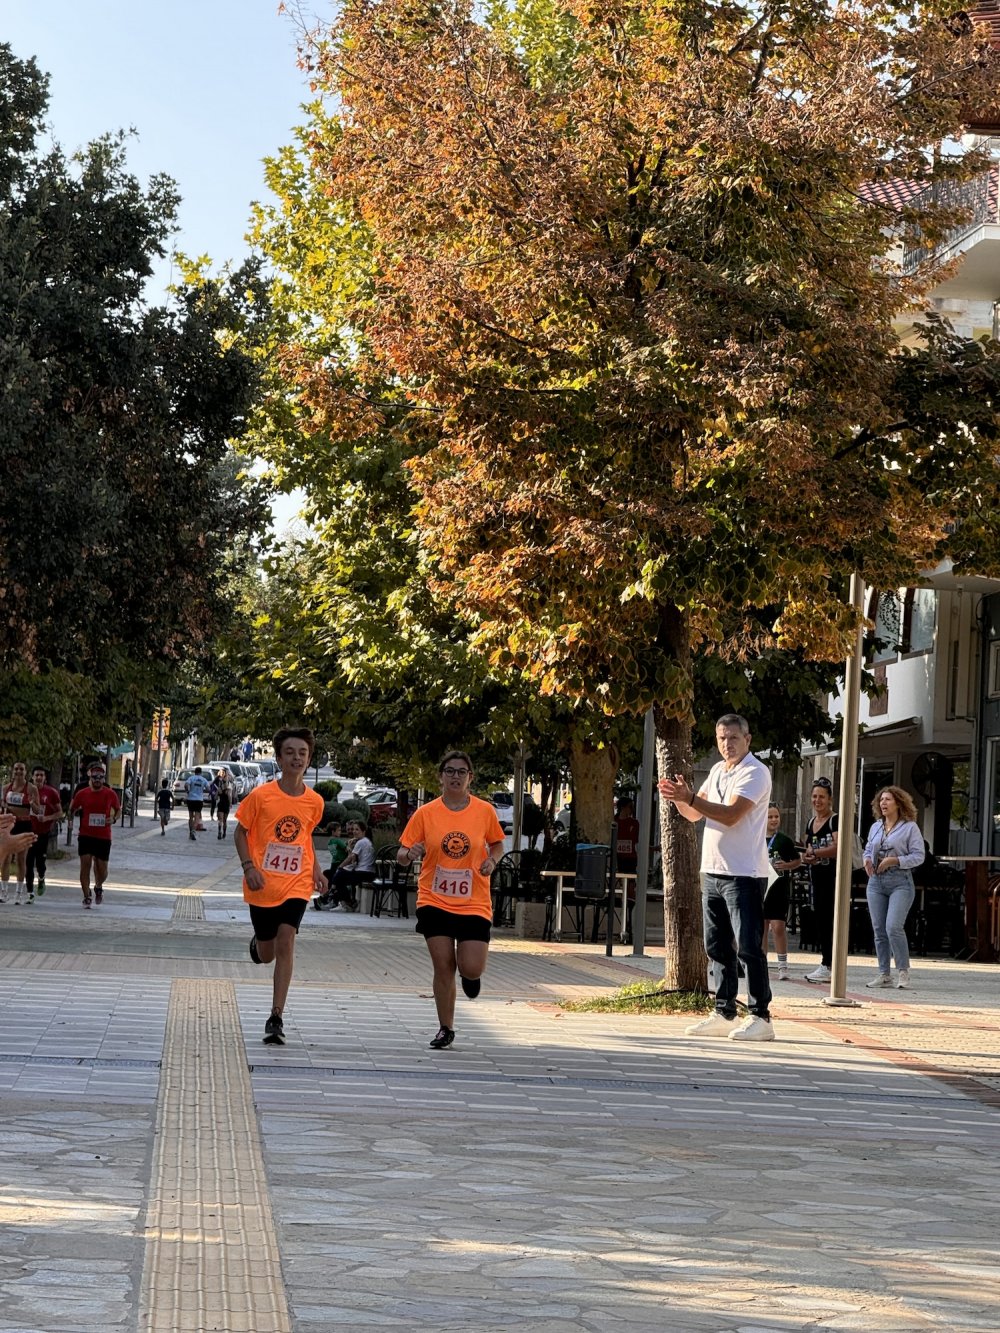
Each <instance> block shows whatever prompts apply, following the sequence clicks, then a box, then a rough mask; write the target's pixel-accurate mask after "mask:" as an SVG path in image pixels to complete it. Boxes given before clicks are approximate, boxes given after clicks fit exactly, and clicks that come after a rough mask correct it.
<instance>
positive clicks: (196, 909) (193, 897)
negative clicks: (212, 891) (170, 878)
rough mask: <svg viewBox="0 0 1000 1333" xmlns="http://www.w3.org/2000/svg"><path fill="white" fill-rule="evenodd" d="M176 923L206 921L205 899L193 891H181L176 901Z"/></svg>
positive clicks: (174, 917) (174, 918)
mask: <svg viewBox="0 0 1000 1333" xmlns="http://www.w3.org/2000/svg"><path fill="white" fill-rule="evenodd" d="M172 919H173V920H174V921H204V920H205V899H204V898H203V897H202V896H201V894H200V893H196V892H195V891H194V890H193V889H180V890H179V891H178V894H177V897H176V898H175V899H174V915H173V918H172Z"/></svg>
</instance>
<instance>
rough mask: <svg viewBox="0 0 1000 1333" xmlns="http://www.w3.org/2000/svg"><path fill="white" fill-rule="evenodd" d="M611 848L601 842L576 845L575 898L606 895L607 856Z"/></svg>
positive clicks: (602, 896)
mask: <svg viewBox="0 0 1000 1333" xmlns="http://www.w3.org/2000/svg"><path fill="white" fill-rule="evenodd" d="M610 855H611V848H610V847H609V846H607V845H606V844H605V843H601V842H580V843H577V846H576V872H575V875H574V878H573V895H574V897H576V898H606V897H607V896H608V858H609V857H610Z"/></svg>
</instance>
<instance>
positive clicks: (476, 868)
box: [396, 750, 503, 1050]
mask: <svg viewBox="0 0 1000 1333" xmlns="http://www.w3.org/2000/svg"><path fill="white" fill-rule="evenodd" d="M438 774H439V776H440V778H441V795H440V796H439V797H438V798H437V800H434V801H429V802H428V803H427V805H422V806H421V807H420V809H419V810H418V811H417V812H416V814H415V815H414V816H413V818H412V819H411V820H410V821H409V823H408V824H407V825H406V828H405V829H404V830H403V836H402V838H401V839H400V843H401V846H400V849H399V851H398V852H397V854H396V859H397V861H398V862H399V863H400V865H410V864H412V863H413V862H414V861H417V860H421V859H422V861H423V864H422V866H421V868H420V877H419V879H418V881H417V931H418V932H419V934H421V935H423V936H424V938H425V939H426V941H427V951H428V953H429V954H430V956H431V961H432V963H433V964H434V1003H435V1005H436V1006H437V1016H438V1022H439V1023H440V1025H441V1026H440V1028H439V1029H438V1032H437V1034H436V1035H435V1036H434V1037H433V1038H432V1039H431V1043H430V1044H431V1046H433V1047H434V1049H435V1050H441V1049H443V1048H444V1047H445V1046H450V1045H451V1043H452V1042H453V1041H454V1040H455V1027H454V1024H455V973H456V971H457V972H458V973H459V975H460V976H461V978H462V990H463V991H464V992H465V994H466V995H467V996H468V997H469V999H470V1000H474V999H475V998H476V996H477V995H478V994H479V988H480V980H479V979H480V977H481V976H482V975H483V972H484V971H485V970H486V957H487V954H488V952H489V943H490V927H491V926H492V924H493V900H492V898H491V897H490V876H491V875H492V874H493V870H494V868H495V866H496V863H497V861H498V860H499V859H500V856H501V855H502V853H503V829H502V828H501V827H500V822H499V820H498V819H497V813H496V811H495V810H494V808H493V806H492V805H490V803H489V802H488V801H481V800H480V799H479V797H478V796H473V795H471V793H470V791H469V788H470V786H471V785H472V779H473V772H472V760H471V759H470V758H469V756H468V755H467V754H465V753H464V752H463V751H462V750H449V752H448V753H447V754H446V755H445V757H444V758H443V759H442V760H441V762H440V764H439V765H438Z"/></svg>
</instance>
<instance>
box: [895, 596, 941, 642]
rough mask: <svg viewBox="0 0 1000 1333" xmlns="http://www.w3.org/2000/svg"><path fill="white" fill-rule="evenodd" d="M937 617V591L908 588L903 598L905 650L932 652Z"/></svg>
mask: <svg viewBox="0 0 1000 1333" xmlns="http://www.w3.org/2000/svg"><path fill="white" fill-rule="evenodd" d="M936 619H937V593H936V592H935V591H934V589H933V588H907V590H906V596H905V598H904V599H903V652H905V653H929V652H931V651H932V650H933V648H934V629H935V624H936Z"/></svg>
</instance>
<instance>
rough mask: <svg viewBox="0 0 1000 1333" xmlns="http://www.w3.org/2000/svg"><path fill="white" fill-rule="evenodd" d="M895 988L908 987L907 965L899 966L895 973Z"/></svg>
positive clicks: (902, 988)
mask: <svg viewBox="0 0 1000 1333" xmlns="http://www.w3.org/2000/svg"><path fill="white" fill-rule="evenodd" d="M896 989H897V990H909V989H910V969H909V968H908V967H901V968H900V969H899V971H898V972H897V973H896Z"/></svg>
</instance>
